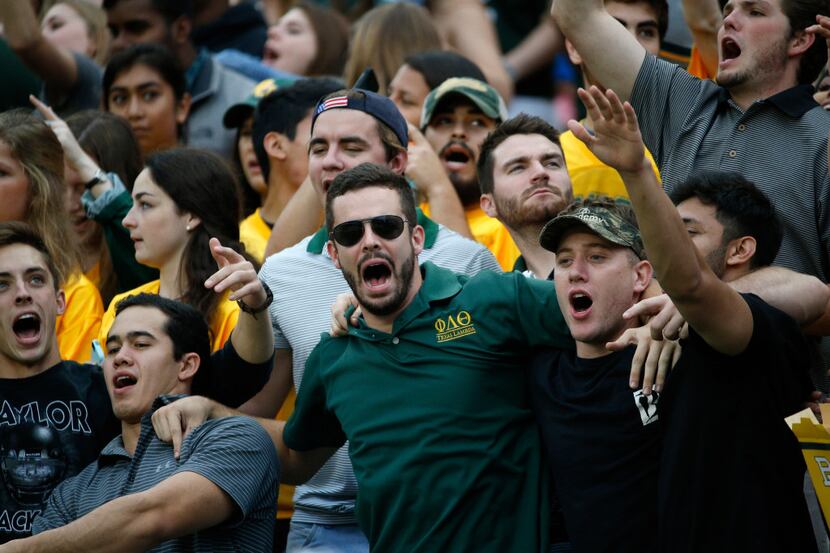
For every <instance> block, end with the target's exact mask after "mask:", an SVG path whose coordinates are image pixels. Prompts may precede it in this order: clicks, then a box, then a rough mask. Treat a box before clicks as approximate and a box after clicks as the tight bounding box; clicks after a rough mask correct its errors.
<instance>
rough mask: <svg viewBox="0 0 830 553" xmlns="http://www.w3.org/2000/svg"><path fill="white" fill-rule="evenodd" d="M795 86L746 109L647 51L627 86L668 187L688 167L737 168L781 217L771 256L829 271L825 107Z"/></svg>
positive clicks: (815, 271) (796, 266) (829, 120)
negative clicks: (777, 242)
mask: <svg viewBox="0 0 830 553" xmlns="http://www.w3.org/2000/svg"><path fill="white" fill-rule="evenodd" d="M812 93H813V90H812V87H810V86H807V85H802V86H796V87H793V88H791V89H788V90H785V91H784V92H781V93H779V94H776V95H775V96H772V97H770V98H767V99H766V100H760V101H756V102H755V103H754V104H752V106H750V107H749V109H747V110H746V111H745V112H743V111H741V109H740V108H738V106H737V105H736V104H735V103H734V102H733V101H732V100H731V99H730V97H729V93H728V92H727V91H726V89H724V88H722V87H720V86H718V85H716V84H715V83H713V82H712V81H701V80H700V79H697V78H695V77H692V76H691V75H689V74H688V73H687V72H686V71H684V70H683V69H681V68H679V67H677V66H676V65H673V64H670V63H667V62H665V61H662V60H658V59H657V58H655V57H653V56H646V57H645V60H644V61H643V65H642V67H641V68H640V73H639V75H638V76H637V81H636V84H635V85H634V90H633V92H632V94H631V104H632V105H633V106H634V109H635V110H636V111H637V115H638V117H639V118H640V129H641V131H642V133H643V139H644V141H645V143H646V146H648V148H649V150H651V152H652V153H653V154H654V159H655V160H656V161H657V164H658V165H659V167H660V171H661V174H662V177H663V186H664V187H665V189H666V191H667V192H671V191H672V190H673V188H674V187H675V186H676V185H677V184H679V183H680V182H682V181H683V180H684V179H685V178H686V177H688V176H689V174H690V173H693V172H695V171H701V170H722V171H736V172H738V173H741V174H742V175H744V176H745V177H746V178H748V179H749V180H750V181H752V182H754V183H755V184H756V185H757V186H758V188H760V189H761V190H762V191H763V192H764V193H765V194H766V195H767V196H768V197H769V198H770V200H771V201H772V204H773V206H775V209H776V211H777V212H778V215H779V217H780V218H781V220H782V222H783V225H784V241H783V243H782V244H781V250H780V251H779V253H778V257H776V258H775V264H776V265H780V266H783V267H787V268H789V269H792V270H794V271H798V272H801V273H807V274H811V275H815V276H817V277H819V278H820V279H821V280H822V281H824V282H827V280H828V277H830V255H828V253H830V179H828V175H827V135H828V132H829V131H830V113H828V112H826V111H824V110H823V109H821V107H819V105H818V104H817V103H816V102H815V101H814V100H813V96H812Z"/></svg>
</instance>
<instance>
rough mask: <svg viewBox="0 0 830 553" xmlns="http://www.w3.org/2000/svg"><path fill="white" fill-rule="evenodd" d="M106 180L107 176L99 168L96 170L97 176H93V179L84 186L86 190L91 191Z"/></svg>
mask: <svg viewBox="0 0 830 553" xmlns="http://www.w3.org/2000/svg"><path fill="white" fill-rule="evenodd" d="M105 180H107V174H106V173H104V172H103V171H101V168H100V167H99V168H98V169H96V170H95V174H94V175H92V178H91V179H89V180H88V181H87V182H86V184H84V188H85V189H87V190H89V189H90V188H92V187H93V186H95V185H96V184H98V183H99V182H104V181H105Z"/></svg>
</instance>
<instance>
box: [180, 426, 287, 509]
mask: <svg viewBox="0 0 830 553" xmlns="http://www.w3.org/2000/svg"><path fill="white" fill-rule="evenodd" d="M185 447H186V445H185V444H183V446H182V456H183V457H184V456H185V455H186V454H187V453H188V452H187V451H186V450H185ZM189 448H190V451H189V454H188V455H187V458H186V460H185V461H184V462H183V463H182V464H181V465H180V466H179V468H178V470H177V471H176V473H181V472H193V473H196V474H199V475H201V476H204V477H205V478H207V479H208V480H210V481H211V482H213V483H214V484H216V485H217V486H219V487H220V488H221V489H222V490H223V491H224V492H225V493H227V494H228V495H229V496H230V498H231V499H232V500H233V502H234V503H235V504H236V507H237V512H236V514H235V516H234V517H232V518H231V519H230V520H229V521H227V522H226V523H225V524H226V525H228V526H235V525H238V524H240V523H242V522H243V521H244V520H245V519H246V518H250V517H252V516H256V517H262V518H264V517H265V516H270V517H271V518H273V516H274V515H273V513H274V511H275V510H276V502H277V485H278V484H279V461H278V460H277V454H276V450H275V449H274V443H273V442H272V441H271V438H270V437H269V436H268V434H267V433H266V432H265V429H263V428H262V427H261V426H260V425H259V424H258V423H256V422H255V421H253V420H251V419H249V418H247V417H228V418H224V419H218V420H213V421H207V422H206V423H204V424H203V425H201V426H199V427H198V428H197V429H196V430H194V431H193V435H192V439H191V441H190V444H189ZM264 505H267V506H268V508H270V513H271V514H270V515H268V513H266V512H263V509H262V506H264Z"/></svg>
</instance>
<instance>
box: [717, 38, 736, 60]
mask: <svg viewBox="0 0 830 553" xmlns="http://www.w3.org/2000/svg"><path fill="white" fill-rule="evenodd" d="M720 49H721V61H729V60H733V59H735V58H737V57H738V56H740V55H741V47H740V46H738V43H737V42H735V41H734V40H732V39H731V38H725V39H723V41H722V42H721V46H720Z"/></svg>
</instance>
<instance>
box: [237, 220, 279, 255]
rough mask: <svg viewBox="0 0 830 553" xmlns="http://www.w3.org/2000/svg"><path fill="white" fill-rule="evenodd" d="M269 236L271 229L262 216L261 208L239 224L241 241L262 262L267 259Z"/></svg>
mask: <svg viewBox="0 0 830 553" xmlns="http://www.w3.org/2000/svg"><path fill="white" fill-rule="evenodd" d="M269 236H271V229H270V228H269V227H268V225H266V224H265V221H264V220H263V219H262V217H260V215H259V209H257V210H256V211H254V212H253V213H251V214H250V215H248V216H247V217H246V218H245V219H244V220H243V221H242V222H241V223H240V224H239V241H240V242H242V244H243V245H244V246H245V250H246V251H247V252H248V253H249V254H250V255H251V257H253V258H254V259H256V260H257V261H259V262H260V263H262V262H263V261H264V260H265V246H266V244H268V237H269Z"/></svg>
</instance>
